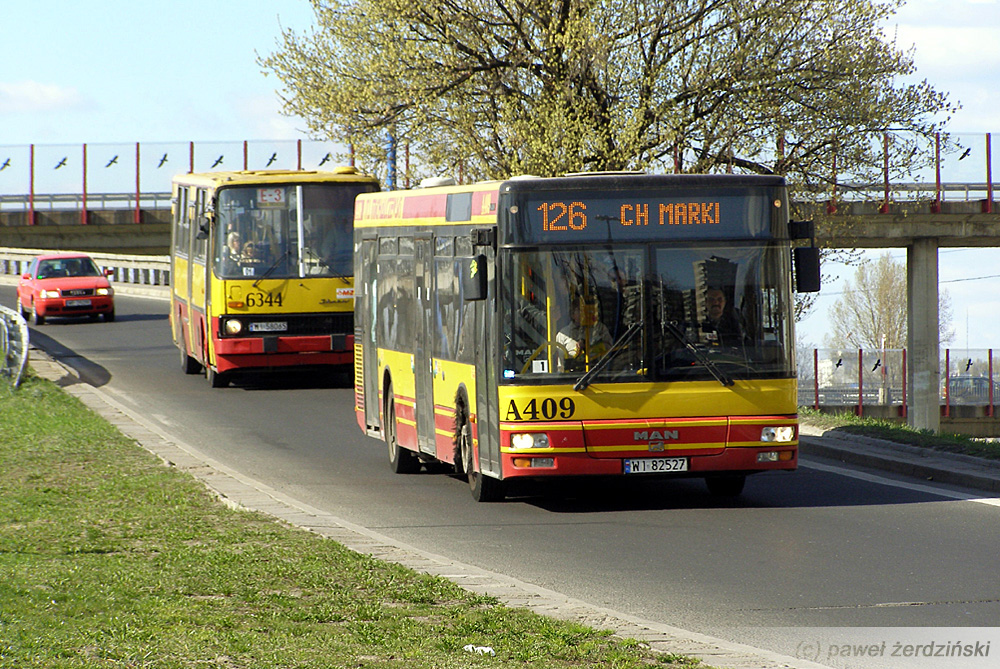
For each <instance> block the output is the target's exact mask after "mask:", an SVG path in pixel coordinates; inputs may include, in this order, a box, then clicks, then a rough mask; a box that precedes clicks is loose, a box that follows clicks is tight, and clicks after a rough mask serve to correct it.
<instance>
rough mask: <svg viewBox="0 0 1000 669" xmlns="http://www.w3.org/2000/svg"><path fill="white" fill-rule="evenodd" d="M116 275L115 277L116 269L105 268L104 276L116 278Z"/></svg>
mask: <svg viewBox="0 0 1000 669" xmlns="http://www.w3.org/2000/svg"><path fill="white" fill-rule="evenodd" d="M114 275H115V270H114V269H112V268H110V267H105V268H104V276H108V277H111V276H114Z"/></svg>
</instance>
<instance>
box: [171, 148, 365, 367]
mask: <svg viewBox="0 0 1000 669" xmlns="http://www.w3.org/2000/svg"><path fill="white" fill-rule="evenodd" d="M376 190H378V181H377V180H376V179H375V178H374V177H370V176H367V175H364V174H361V173H359V172H358V171H357V170H356V169H354V168H353V167H343V168H337V169H336V170H334V171H328V172H310V171H277V170H274V171H257V172H250V171H247V172H211V173H203V174H184V175H179V176H177V177H175V178H174V182H173V197H172V200H171V209H172V211H173V234H172V244H171V272H172V279H173V281H172V283H173V291H172V292H171V304H170V327H171V330H172V332H173V339H174V343H175V344H176V345H177V348H178V349H180V358H181V368H182V369H183V370H184V372H185V373H187V374H197V373H199V372H200V371H201V370H202V369H204V371H205V375H206V376H207V378H208V380H209V382H210V383H211V385H212V386H213V387H224V386H226V385H228V384H229V383H230V381H231V379H232V375H233V374H234V373H237V372H240V371H264V370H275V369H288V368H292V367H301V366H306V365H309V366H312V365H323V366H327V365H340V366H344V367H345V368H346V369H348V370H349V369H350V365H351V363H352V361H353V359H354V353H353V340H354V278H353V276H352V273H353V257H352V256H353V249H352V246H351V244H352V242H351V240H352V236H353V232H352V227H353V216H354V199H355V198H356V197H357V196H358V195H359V194H360V193H368V192H371V191H376Z"/></svg>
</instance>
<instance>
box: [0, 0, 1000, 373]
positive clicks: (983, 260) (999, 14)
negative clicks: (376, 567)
mask: <svg viewBox="0 0 1000 669" xmlns="http://www.w3.org/2000/svg"><path fill="white" fill-rule="evenodd" d="M0 2H2V3H3V10H2V20H0V153H3V151H2V149H3V148H4V147H18V146H21V147H23V146H26V145H28V144H36V145H41V146H46V145H66V146H68V147H79V146H80V145H82V144H83V143H88V145H90V144H93V145H100V144H116V143H120V144H121V145H122V146H123V147H127V146H128V145H130V144H131V145H134V143H135V142H140V143H144V144H145V143H149V144H153V145H155V144H156V143H161V144H162V143H172V142H189V141H193V142H240V141H243V140H248V141H257V140H262V141H263V140H295V139H300V138H301V139H306V135H305V134H304V132H303V131H304V124H303V123H302V122H301V121H300V120H298V119H294V118H288V117H285V116H282V115H281V114H280V113H279V109H280V103H279V100H278V97H277V95H276V93H275V89H276V88H277V87H278V82H277V80H276V79H275V78H274V77H273V76H271V77H269V76H265V75H263V74H262V73H261V71H260V68H259V67H258V65H257V60H256V59H257V54H258V53H259V54H267V53H270V52H272V51H273V50H275V49H276V48H277V40H278V38H279V37H280V32H281V28H282V27H284V28H291V29H295V30H299V31H301V30H307V29H309V28H310V27H311V26H312V24H313V14H312V8H311V6H310V5H309V3H308V2H307V1H306V0H269V1H268V2H246V1H245V0H201V1H200V2H194V1H192V0H170V1H169V2H166V1H156V0H150V1H147V2H136V1H135V0H92V1H91V2H79V1H78V0H48V1H47V2H41V3H39V2H15V0H0ZM997 25H1000V5H998V2H997V0H978V1H977V0H911V1H910V2H909V3H908V4H907V5H906V6H905V7H904V8H903V10H902V11H901V12H900V13H899V14H898V15H897V17H896V19H895V20H894V21H893V22H892V25H890V26H887V30H888V31H889V34H892V35H895V36H896V38H897V40H898V43H899V44H900V45H901V46H904V47H908V46H910V45H913V46H914V48H915V59H916V62H917V66H918V72H917V76H918V78H920V79H927V80H929V81H930V82H931V83H932V84H933V85H934V86H935V87H936V88H938V89H940V90H944V91H948V92H949V93H950V94H951V97H952V99H953V100H958V101H960V102H961V103H962V104H963V107H964V108H963V109H962V110H961V111H960V112H958V114H956V116H955V117H954V119H953V120H952V122H951V125H950V127H951V129H952V130H953V131H954V132H956V133H959V134H961V135H963V136H966V135H967V136H969V138H968V141H969V142H970V143H971V144H975V145H976V146H977V147H979V146H980V145H981V144H982V141H983V140H982V139H981V136H982V135H983V134H984V133H986V132H990V133H993V134H994V137H993V140H994V144H995V145H998V146H1000V114H998V113H997V110H998V109H1000V40H998V39H997V38H996V26H997ZM53 150H54V149H53ZM72 150H76V149H72ZM977 153H978V154H979V155H980V156H984V155H985V150H984V149H982V148H978V149H977ZM973 155H974V156H975V155H976V153H974V154H973ZM993 156H994V161H993V162H994V181H1000V179H998V178H997V176H996V175H997V173H1000V148H994V150H993ZM3 160H4V157H3V156H0V163H2V162H3ZM95 160H98V158H95ZM979 162H980V163H982V162H984V161H982V160H981V161H979ZM969 165H970V163H968V162H967V163H963V169H964V168H967V167H968V166H969ZM980 167H981V169H973V168H970V169H972V171H971V172H963V173H962V174H960V175H958V174H957V175H956V176H955V179H958V180H976V179H978V180H980V181H985V166H984V165H981V166H980ZM0 174H2V173H0ZM944 176H945V179H946V180H948V177H949V176H950V175H949V174H948V173H946V174H945V175H944ZM2 181H3V180H2V179H0V192H4V191H3V184H2ZM893 255H894V256H896V257H898V258H905V252H904V251H903V250H895V251H893ZM940 271H941V281H942V287H943V288H945V289H946V290H948V292H949V293H950V295H951V297H952V306H953V309H954V318H955V321H954V323H953V326H954V330H955V331H956V341H955V343H954V344H953V346H959V345H960V346H962V347H964V346H965V345H966V342H967V341H968V345H969V346H970V347H972V348H989V347H992V348H994V349H997V350H998V352H1000V327H998V324H1000V279H998V278H996V276H995V275H997V274H1000V250H992V249H991V250H968V251H951V250H950V251H947V252H943V253H942V254H941V270H940ZM824 272H825V273H827V274H831V275H840V276H850V275H851V274H852V270H851V269H845V268H838V267H836V266H829V267H826V266H825V267H824ZM987 276H993V277H994V278H988V279H985V278H978V277H987ZM839 288H840V286H839V285H838V284H834V285H832V286H829V287H828V289H826V290H825V291H824V294H823V296H822V297H821V298H820V300H819V304H818V307H817V309H816V310H814V312H813V314H812V315H810V316H809V317H808V318H807V319H806V320H805V322H803V323H802V324H801V325H800V328H799V330H800V338H802V339H804V340H805V341H806V342H808V343H812V344H814V345H822V343H823V333H824V332H826V331H827V330H828V325H829V323H828V320H827V319H826V312H827V310H828V309H829V306H830V305H831V304H832V303H833V301H834V300H835V299H836V297H837V294H838V292H839ZM998 355H1000V353H998Z"/></svg>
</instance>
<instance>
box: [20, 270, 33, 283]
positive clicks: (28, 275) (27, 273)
mask: <svg viewBox="0 0 1000 669" xmlns="http://www.w3.org/2000/svg"><path fill="white" fill-rule="evenodd" d="M21 278H22V279H24V280H25V281H27V280H28V279H30V278H31V273H30V272H25V273H24V274H22V275H21Z"/></svg>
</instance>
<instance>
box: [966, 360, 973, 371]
mask: <svg viewBox="0 0 1000 669" xmlns="http://www.w3.org/2000/svg"><path fill="white" fill-rule="evenodd" d="M971 368H972V358H969V361H968V362H967V363H965V371H969V369H971Z"/></svg>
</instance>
